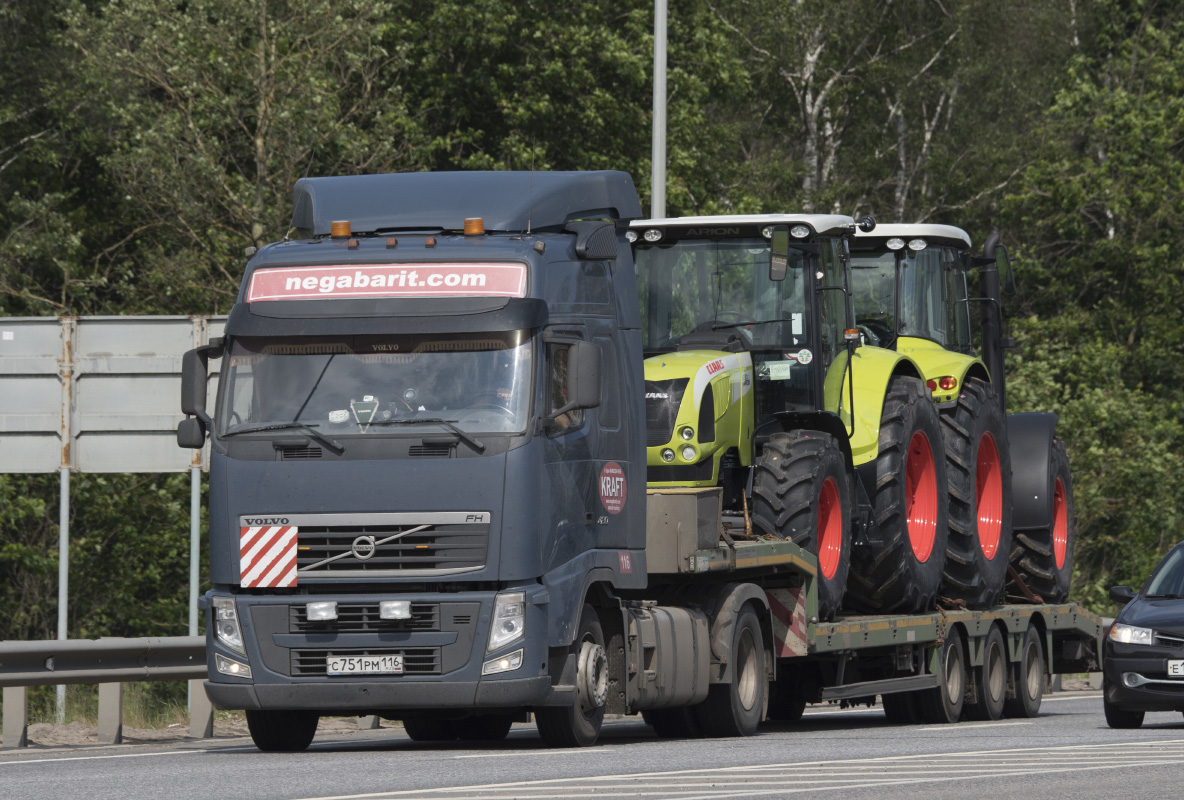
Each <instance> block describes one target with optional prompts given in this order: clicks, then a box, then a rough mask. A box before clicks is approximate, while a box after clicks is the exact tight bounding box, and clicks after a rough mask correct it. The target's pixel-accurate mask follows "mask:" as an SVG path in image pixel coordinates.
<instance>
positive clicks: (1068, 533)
mask: <svg viewBox="0 0 1184 800" xmlns="http://www.w3.org/2000/svg"><path fill="white" fill-rule="evenodd" d="M1051 462H1052V463H1051V464H1050V465H1049V466H1050V473H1051V475H1052V484H1053V490H1052V491H1053V494H1052V524H1051V525H1050V526H1049V527H1048V528H1044V529H1040V530H1030V531H1017V532H1016V534H1015V541H1014V542H1013V543H1012V546H1011V565H1012V566H1013V567H1015V571H1016V572H1017V573H1019V576H1020V579H1021V580H1023V582H1024V583H1025V584H1026V585H1027V586H1028V588H1029V589H1031V590H1032V591H1033V592H1034V593H1035V594H1038V595H1040V597H1041V598H1042V599H1043V600H1044V602H1046V603H1062V602H1064V601H1065V598H1067V597H1068V596H1069V581H1070V580H1071V579H1072V577H1073V539H1074V530H1073V477H1072V476H1071V475H1070V474H1069V456H1068V454H1067V453H1066V452H1065V443H1064V442H1062V441H1061V440H1060V439H1053V440H1052V458H1051Z"/></svg>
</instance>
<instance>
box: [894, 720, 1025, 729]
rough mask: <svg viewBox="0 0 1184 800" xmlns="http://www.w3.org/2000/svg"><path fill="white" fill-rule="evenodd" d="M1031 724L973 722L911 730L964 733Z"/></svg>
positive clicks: (928, 726)
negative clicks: (974, 729) (954, 726)
mask: <svg viewBox="0 0 1184 800" xmlns="http://www.w3.org/2000/svg"><path fill="white" fill-rule="evenodd" d="M1031 724H1032V723H1031V722H1027V721H1025V722H974V723H968V722H961V723H958V727H957V728H956V729H955V728H953V727H951V726H949V725H927V726H925V727H923V728H913V730H915V731H950V730H960V731H966V730H970V729H971V728H1008V727H1011V726H1013V725H1031Z"/></svg>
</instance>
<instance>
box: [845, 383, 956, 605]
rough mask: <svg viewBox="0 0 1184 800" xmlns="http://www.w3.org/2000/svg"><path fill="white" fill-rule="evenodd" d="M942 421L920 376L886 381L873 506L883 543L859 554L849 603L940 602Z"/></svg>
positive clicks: (943, 547)
mask: <svg viewBox="0 0 1184 800" xmlns="http://www.w3.org/2000/svg"><path fill="white" fill-rule="evenodd" d="M941 448H942V438H941V421H940V419H939V416H938V413H937V407H936V406H935V405H934V404H933V398H932V395H931V394H930V393H929V391H928V390H927V389H926V388H925V384H924V383H922V382H921V380H920V379H919V378H910V377H904V376H898V377H896V378H893V379H892V382H891V383H890V384H889V385H888V392H887V393H886V394H885V396H884V409H883V412H882V417H881V422H880V442H879V454H878V455H877V456H876V484H875V496H874V498H873V504H874V507H875V514H876V522H877V524H878V526H879V529H880V542H879V543H869V544H867V545H864V546H861V547H860V548H858V549H857V550H856V551H855V554H854V556H853V560H852V565H851V579H850V582H849V584H848V594H847V596H848V598H849V599H850V601H851V604H852V605H854V606H855V607H856V608H859V609H861V610H864V611H870V612H876V613H887V612H900V613H905V614H908V613H913V612H918V611H927V610H929V609H931V608H933V607H934V605H935V603H936V600H937V590H938V586H940V585H941V578H942V566H943V564H944V563H945V558H946V536H947V534H948V522H947V517H946V508H947V500H946V464H945V459H944V458H943V457H942V454H941Z"/></svg>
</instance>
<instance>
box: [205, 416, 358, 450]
mask: <svg viewBox="0 0 1184 800" xmlns="http://www.w3.org/2000/svg"><path fill="white" fill-rule="evenodd" d="M292 429H297V430H302V431H306V432H307V433H308V435H309V436H311V437H312V438H314V439H316V440H317V441H319V442H321V443H322V444H326V445H328V446H329V447H331V448H333V449H334V450H336V451H337V452H339V453H341V452H344V451H345V447H343V446H342V444H341V442H338V441H337V440H335V439H330V438H329V437H328V436H326V435H325V434H323V433H321V432H320V431H318V430H317V424H316V423H315V422H314V423H308V422H280V423H277V424H275V425H256V426H254V427H252V428H239V429H238V430H234V431H230V432H229V433H224V434H222V438H223V439H225V438H227V437H229V436H238V435H239V434H240V433H259V432H260V431H283V430H292Z"/></svg>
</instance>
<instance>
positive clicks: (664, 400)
mask: <svg viewBox="0 0 1184 800" xmlns="http://www.w3.org/2000/svg"><path fill="white" fill-rule="evenodd" d="M688 380H689V379H687V378H676V379H675V380H670V381H646V382H645V446H646V447H657V446H659V445H663V444H666V443H667V442H669V441H670V439H671V437H673V436H674V420H675V419H676V418H677V417H678V406H679V404H681V403H682V395H683V393H684V392H685V391H686V390H687V382H688Z"/></svg>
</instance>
